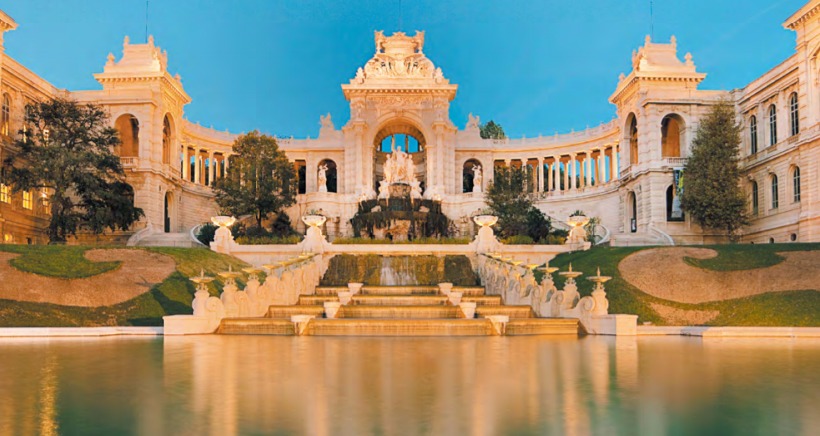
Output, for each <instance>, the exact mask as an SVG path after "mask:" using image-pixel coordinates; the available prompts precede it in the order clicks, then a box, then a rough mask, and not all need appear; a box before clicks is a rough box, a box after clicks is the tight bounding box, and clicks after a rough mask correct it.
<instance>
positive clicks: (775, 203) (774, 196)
mask: <svg viewBox="0 0 820 436" xmlns="http://www.w3.org/2000/svg"><path fill="white" fill-rule="evenodd" d="M779 205H780V197H779V195H778V192H777V176H775V175H774V174H773V175H772V209H777V207H778V206H779Z"/></svg>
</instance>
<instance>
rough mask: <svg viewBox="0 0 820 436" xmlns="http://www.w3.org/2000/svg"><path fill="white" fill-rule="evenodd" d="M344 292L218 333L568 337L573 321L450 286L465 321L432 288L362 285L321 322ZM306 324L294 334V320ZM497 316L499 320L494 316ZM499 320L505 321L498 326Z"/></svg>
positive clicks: (326, 292) (234, 321)
mask: <svg viewBox="0 0 820 436" xmlns="http://www.w3.org/2000/svg"><path fill="white" fill-rule="evenodd" d="M347 291H348V288H347V287H341V286H320V287H317V288H316V292H315V295H301V296H300V297H299V301H298V303H297V304H295V305H292V306H270V307H269V309H268V312H267V314H266V316H265V317H264V318H225V319H223V320H222V323H221V324H220V327H219V329H218V330H217V333H220V334H255V335H296V334H301V335H313V336H491V335H499V334H504V335H507V336H515V335H573V336H577V335H578V334H579V333H580V331H579V329H580V326H579V323H578V320H577V319H556V318H537V317H536V316H535V314H534V313H533V311H532V309H531V307H530V306H507V305H504V304H503V301H502V299H501V297H500V296H498V295H485V294H484V288H482V287H477V286H470V287H458V286H456V287H453V288H452V292H460V293H461V295H462V297H461V302H474V303H476V310H475V317H474V318H469V319H468V318H466V317H465V314H464V311H463V310H462V308H461V307H460V306H458V305H453V304H452V303H451V300H450V297H448V296H447V295H444V294H442V293H441V292H440V291H439V288H438V287H436V286H364V287H362V288H361V291H360V292H358V293H356V294H354V295H352V296H351V297H350V302H349V303H348V304H344V305H342V306H340V307H339V310H338V312H336V313H335V316H334V317H333V318H328V317H326V311H325V307H324V303H326V302H331V303H332V302H339V301H340V297H339V293H340V292H341V293H344V292H347ZM302 316H303V317H304V318H305V319H307V318H310V319H309V321H308V320H306V321H305V322H306V324H305V325H304V327H303V330H299V327H298V326H297V323H296V322H294V321H293V320H294V319H297V318H299V317H302ZM499 316H500V317H499ZM499 319H502V320H504V321H503V326H501V327H499V326H500V324H499V322H498V321H499Z"/></svg>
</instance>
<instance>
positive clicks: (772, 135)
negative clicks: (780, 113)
mask: <svg viewBox="0 0 820 436" xmlns="http://www.w3.org/2000/svg"><path fill="white" fill-rule="evenodd" d="M775 144H777V107H775V105H771V106H769V145H775Z"/></svg>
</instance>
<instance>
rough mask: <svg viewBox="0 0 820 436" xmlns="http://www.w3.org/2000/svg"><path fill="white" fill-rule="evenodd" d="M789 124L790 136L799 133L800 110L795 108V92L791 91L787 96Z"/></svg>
mask: <svg viewBox="0 0 820 436" xmlns="http://www.w3.org/2000/svg"><path fill="white" fill-rule="evenodd" d="M789 126H790V127H791V135H792V136H794V135H796V134H798V133H800V112H799V110H798V108H797V93H796V92H792V95H790V96H789Z"/></svg>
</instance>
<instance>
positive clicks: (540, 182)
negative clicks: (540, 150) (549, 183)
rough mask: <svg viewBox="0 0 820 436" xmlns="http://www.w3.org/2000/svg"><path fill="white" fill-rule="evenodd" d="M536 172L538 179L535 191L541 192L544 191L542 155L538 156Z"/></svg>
mask: <svg viewBox="0 0 820 436" xmlns="http://www.w3.org/2000/svg"><path fill="white" fill-rule="evenodd" d="M537 174H538V176H537V177H536V178H537V179H538V186H536V187H535V188H536V189H535V192H543V191H544V158H543V157H539V158H538V170H537Z"/></svg>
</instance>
